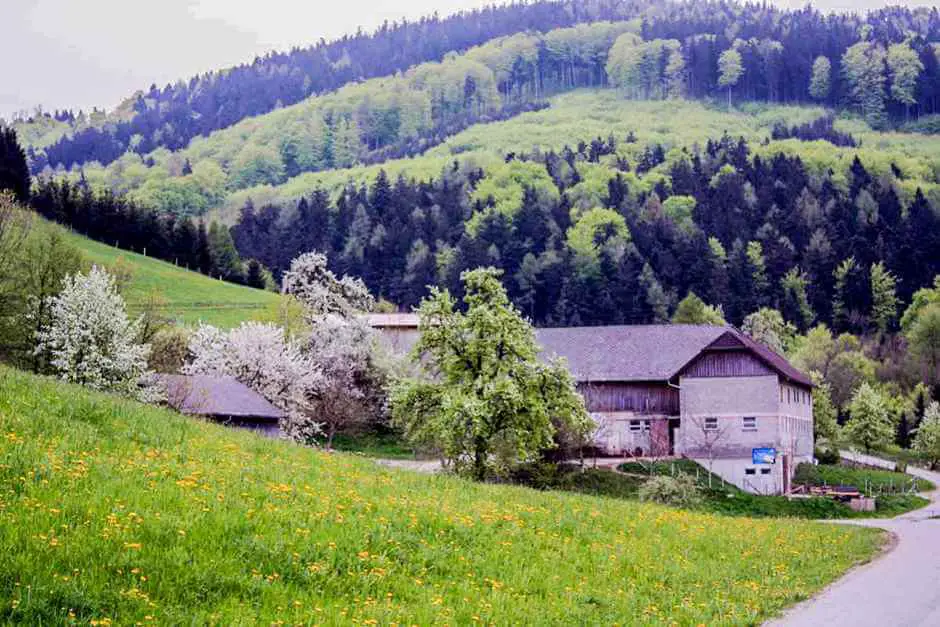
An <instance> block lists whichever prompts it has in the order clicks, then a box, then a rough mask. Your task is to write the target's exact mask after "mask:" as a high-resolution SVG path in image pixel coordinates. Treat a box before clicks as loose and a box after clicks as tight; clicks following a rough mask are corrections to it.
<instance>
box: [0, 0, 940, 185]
mask: <svg viewBox="0 0 940 627" xmlns="http://www.w3.org/2000/svg"><path fill="white" fill-rule="evenodd" d="M630 19H637V20H638V23H639V24H640V25H641V34H642V36H643V38H644V39H646V40H647V41H652V40H664V41H673V40H674V41H675V42H676V44H675V45H677V46H679V47H680V50H681V54H682V55H683V57H684V60H685V62H686V66H687V67H688V68H689V82H688V85H687V93H688V94H689V95H692V96H696V97H700V96H706V95H715V94H716V93H718V92H721V91H723V89H724V88H725V87H730V88H731V91H733V92H736V93H737V95H738V96H740V97H748V98H757V99H762V100H768V101H770V102H793V101H807V100H810V99H811V98H813V97H814V95H815V96H816V97H817V99H818V100H820V101H823V102H825V103H827V104H830V105H837V104H838V105H846V106H849V105H857V106H859V107H862V108H865V112H866V115H869V116H870V117H871V118H872V119H873V120H874V121H877V122H878V123H887V121H888V119H889V118H890V117H893V118H895V119H897V118H901V117H906V116H908V115H911V114H914V115H918V114H930V113H934V112H935V111H936V110H937V108H938V104H940V87H938V83H940V77H938V69H937V62H936V55H935V54H934V51H933V47H932V45H931V44H932V43H933V42H935V41H937V40H938V33H940V19H938V14H937V11H936V9H930V10H928V9H919V10H914V11H912V10H907V9H901V8H894V9H885V10H882V11H878V12H874V13H871V14H869V15H868V16H865V17H861V16H857V15H830V16H824V15H822V14H820V13H818V12H816V11H814V10H811V9H805V10H801V11H795V12H794V11H789V12H788V11H781V10H779V9H776V8H773V7H772V6H769V5H767V6H761V5H756V4H755V5H751V4H748V5H742V4H738V3H736V2H727V1H722V2H703V1H697V0H696V1H689V2H671V1H669V0H655V1H654V0H566V1H563V2H551V1H543V2H533V3H528V4H513V5H508V6H502V7H491V8H488V9H484V10H480V11H473V12H468V13H462V14H458V15H456V16H451V17H448V18H444V19H442V18H439V17H437V16H434V17H430V18H426V19H422V20H420V21H417V22H403V23H401V24H395V25H386V26H384V27H382V28H381V29H379V30H378V31H376V32H375V33H373V34H371V35H367V34H363V33H358V34H356V35H354V36H348V37H344V38H342V39H340V40H337V41H334V42H330V43H327V42H322V41H321V42H320V43H318V44H316V45H315V46H312V47H310V48H305V49H299V50H293V51H291V52H288V53H276V54H275V53H272V54H270V55H268V56H266V57H264V58H259V59H256V60H255V61H254V62H253V63H251V64H246V65H243V66H239V67H237V68H232V69H229V70H225V71H220V72H214V73H209V74H205V75H201V76H195V77H192V78H190V79H189V80H188V81H183V80H181V81H179V82H177V83H176V84H173V85H167V86H165V87H163V88H162V89H161V88H158V87H157V86H151V88H150V89H149V90H146V91H143V92H141V93H139V94H138V95H136V96H134V97H132V98H131V99H129V100H128V101H127V102H126V103H125V104H124V105H123V106H122V107H121V108H120V109H119V111H118V112H116V113H115V114H113V115H111V116H109V117H104V116H101V115H95V116H86V115H84V114H82V115H79V116H76V115H75V114H73V113H71V112H56V113H54V114H50V115H48V116H40V117H37V118H35V119H33V120H32V121H31V122H22V123H20V124H19V129H18V130H19V131H20V135H21V137H23V138H25V139H26V141H27V143H28V144H33V145H32V146H31V147H30V150H29V154H30V157H31V165H32V168H33V171H34V172H39V171H41V170H42V169H43V168H44V167H45V166H46V165H51V166H52V167H57V166H65V167H71V166H73V165H76V164H83V163H88V162H93V161H94V162H98V163H102V164H107V163H110V162H112V161H114V160H115V159H117V158H118V157H120V156H121V155H122V154H124V153H125V152H127V151H128V150H130V151H132V152H134V153H137V154H141V155H146V154H148V153H150V152H152V151H153V150H155V149H157V148H168V149H170V150H178V149H180V148H183V147H185V146H187V145H188V144H189V142H190V141H191V140H192V139H193V138H194V137H197V136H200V135H208V134H209V133H211V132H213V131H215V130H218V129H222V128H227V127H229V126H231V125H232V124H234V123H236V122H238V121H240V120H243V119H244V118H246V117H248V116H253V115H259V114H263V113H266V112H269V111H272V110H274V109H276V108H278V107H281V106H287V105H290V104H293V103H296V102H299V101H301V100H303V99H305V98H308V97H310V96H311V95H316V94H322V93H325V92H328V91H331V90H335V89H337V88H339V87H341V86H343V85H346V84H348V83H350V82H352V81H356V80H361V79H365V78H369V77H378V76H387V75H390V74H393V73H395V72H398V71H403V70H405V69H407V68H409V67H411V66H413V65H416V64H419V63H422V62H427V61H433V60H440V59H441V58H443V56H444V55H445V54H446V53H448V52H451V51H463V50H466V49H468V48H470V47H472V46H475V45H479V44H482V43H484V42H486V41H489V40H492V39H494V38H496V37H500V36H504V35H511V34H514V33H522V32H548V31H551V30H553V29H556V28H558V27H563V26H570V25H573V24H580V23H587V22H593V21H598V20H609V21H622V20H630ZM909 37H910V38H911V39H910V41H911V48H912V50H913V54H914V57H910V56H909V55H908V54H907V53H906V52H905V53H904V54H903V55H900V52H899V53H896V54H894V55H891V54H888V53H887V52H886V51H887V49H888V47H889V46H890V45H891V44H897V43H901V42H903V41H905V40H906V39H908V38H909ZM860 38H864V39H865V40H867V41H869V42H873V43H876V44H878V46H877V48H876V49H874V50H868V51H866V50H861V49H860V50H857V51H856V52H855V53H853V57H852V59H853V65H854V66H857V67H859V68H862V71H861V74H859V73H858V72H856V71H855V70H854V69H852V68H847V67H845V65H844V63H843V61H842V59H843V55H844V54H845V53H846V51H847V50H848V49H849V48H850V47H851V46H853V45H854V44H856V43H857V42H858V41H859V39H860ZM730 48H734V49H735V50H738V51H739V52H740V53H741V55H742V63H743V65H744V73H743V76H742V80H740V81H734V84H732V85H723V84H719V82H720V76H719V73H718V71H717V69H716V67H715V64H714V63H713V61H714V57H716V56H717V55H718V54H720V53H721V52H723V51H725V50H728V49H730ZM520 52H523V53H524V54H522V55H521V56H520V57H518V59H519V63H517V62H516V60H510V62H509V65H507V66H506V67H505V68H504V70H505V74H506V76H505V78H504V80H503V81H502V83H503V85H502V86H501V87H502V88H503V89H511V88H512V87H513V86H514V85H515V84H518V83H520V82H524V81H526V80H529V79H530V78H531V77H532V76H533V75H534V76H536V77H537V78H538V79H539V80H540V79H541V77H542V76H544V74H545V71H546V68H544V67H543V66H542V63H543V61H544V60H545V59H546V56H551V55H550V54H549V55H546V54H545V53H546V52H549V53H550V52H552V51H551V50H550V42H545V41H543V42H542V43H541V44H540V45H539V46H538V48H537V50H535V52H534V56H532V57H529V56H527V55H528V54H529V53H528V52H526V51H520ZM555 52H557V51H555ZM899 55H900V56H899ZM820 57H825V58H826V59H828V61H829V63H830V71H831V74H832V77H833V78H832V81H833V83H832V85H831V89H827V90H825V92H823V91H822V88H821V87H820V86H819V85H818V84H817V88H816V90H814V89H813V88H812V87H811V81H810V79H811V78H812V77H813V76H814V70H816V72H817V74H818V75H821V74H819V73H820V72H821V70H822V68H818V67H816V66H815V65H814V63H815V62H816V61H817V60H818V59H819V58H820ZM886 61H887V62H888V64H889V66H890V68H891V69H892V73H893V74H895V75H898V74H899V72H900V74H901V76H900V82H901V83H904V87H902V88H900V89H899V90H898V92H897V93H896V94H893V95H895V96H896V97H895V98H893V99H892V100H891V101H889V102H886V103H884V106H880V105H879V103H877V102H872V101H869V102H866V103H863V102H856V101H861V100H863V98H862V97H861V93H863V92H864V91H870V88H871V87H872V86H873V85H875V84H877V82H878V80H879V72H878V71H876V70H872V68H873V67H875V66H878V65H884V63H885V62H886ZM915 61H919V63H921V64H922V65H923V71H922V72H913V73H912V72H911V70H910V65H911V64H912V63H914V62H915ZM866 64H867V69H865V68H864V67H863V66H866ZM899 64H900V65H902V66H903V67H904V69H903V70H899V69H898V68H899ZM853 81H855V82H860V83H863V84H864V86H863V87H862V88H860V89H861V91H860V92H859V93H854V92H853V90H852V87H851V83H852V82H853ZM915 86H916V93H915V91H914V87H915Z"/></svg>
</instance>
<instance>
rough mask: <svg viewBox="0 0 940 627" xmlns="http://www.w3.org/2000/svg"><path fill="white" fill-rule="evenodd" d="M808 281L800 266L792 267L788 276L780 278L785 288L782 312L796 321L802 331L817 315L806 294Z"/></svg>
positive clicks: (789, 318)
mask: <svg viewBox="0 0 940 627" xmlns="http://www.w3.org/2000/svg"><path fill="white" fill-rule="evenodd" d="M808 283H809V279H807V277H806V274H805V273H804V272H803V271H801V270H800V269H799V268H791V269H790V271H789V272H787V274H786V276H784V277H783V278H782V279H780V286H781V287H782V288H783V312H782V313H783V315H784V318H786V319H787V320H793V321H795V322H796V324H797V327H798V328H799V329H800V331H805V330H806V329H808V328H809V326H810V325H811V324H813V319H814V318H815V317H816V314H814V313H813V308H812V307H811V306H810V304H809V298H808V297H807V296H806V286H807V285H808Z"/></svg>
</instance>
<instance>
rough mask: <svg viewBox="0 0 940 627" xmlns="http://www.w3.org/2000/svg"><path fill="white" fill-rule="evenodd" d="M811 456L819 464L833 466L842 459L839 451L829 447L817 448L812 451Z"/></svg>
mask: <svg viewBox="0 0 940 627" xmlns="http://www.w3.org/2000/svg"><path fill="white" fill-rule="evenodd" d="M813 456H814V457H815V458H816V459H817V460H818V461H819V463H820V464H825V465H827V466H835V465H837V464H839V463H840V462H841V461H842V458H841V457H840V456H839V451H837V450H835V449H831V448H817V449H816V450H815V451H814V452H813Z"/></svg>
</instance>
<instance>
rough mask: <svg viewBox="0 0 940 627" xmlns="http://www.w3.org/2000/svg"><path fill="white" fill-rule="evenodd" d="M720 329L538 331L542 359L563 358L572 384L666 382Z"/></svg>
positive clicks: (649, 327) (671, 327)
mask: <svg viewBox="0 0 940 627" xmlns="http://www.w3.org/2000/svg"><path fill="white" fill-rule="evenodd" d="M727 331H728V329H727V328H725V327H714V326H696V325H679V324H670V325H660V324H657V325H630V326H607V327H572V328H558V329H538V330H537V331H536V337H537V339H538V343H539V344H540V345H541V346H542V354H543V355H544V356H546V357H552V356H558V357H564V358H565V359H566V360H567V361H568V368H569V369H570V370H571V374H572V375H573V376H574V377H575V379H576V380H578V381H595V382H601V381H666V380H668V379H670V378H672V377H673V376H675V375H676V374H677V373H678V372H679V370H681V369H682V367H683V366H685V365H686V364H688V363H689V362H690V361H692V359H694V358H695V356H696V355H698V354H699V353H700V352H702V351H703V350H705V348H706V347H707V346H708V345H709V344H711V343H712V342H714V341H715V340H717V339H718V338H719V337H721V336H722V335H724V334H725V332H727Z"/></svg>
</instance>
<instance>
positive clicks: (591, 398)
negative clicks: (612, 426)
mask: <svg viewBox="0 0 940 627" xmlns="http://www.w3.org/2000/svg"><path fill="white" fill-rule="evenodd" d="M578 389H579V390H580V392H581V394H582V395H584V401H585V403H586V405H587V409H588V411H592V412H612V411H634V412H637V413H643V414H657V415H663V414H665V415H678V414H679V390H677V389H675V388H672V387H669V386H668V385H665V384H657V383H590V384H581V385H579V386H578Z"/></svg>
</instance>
